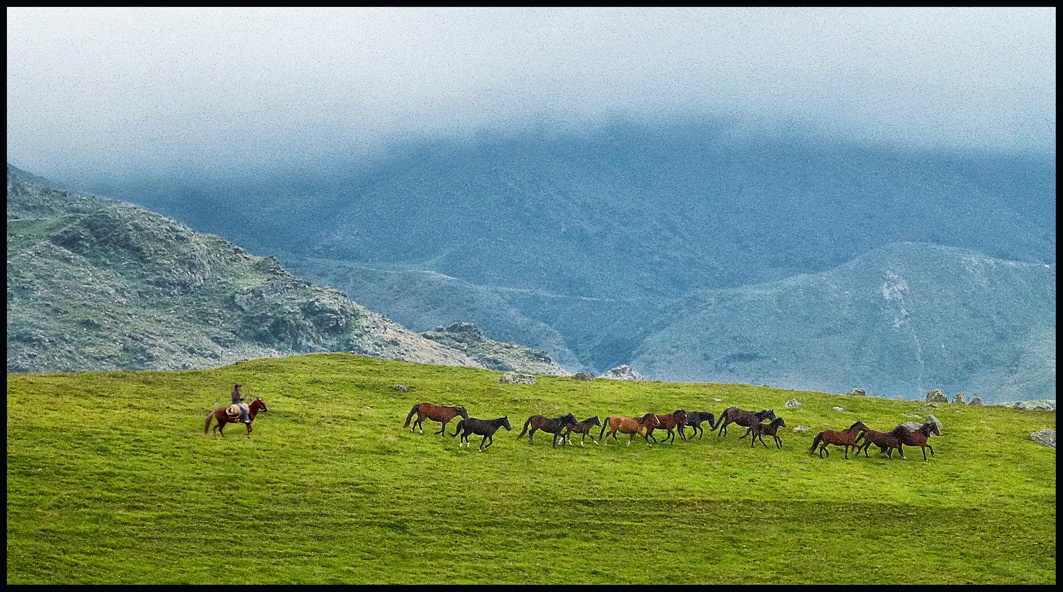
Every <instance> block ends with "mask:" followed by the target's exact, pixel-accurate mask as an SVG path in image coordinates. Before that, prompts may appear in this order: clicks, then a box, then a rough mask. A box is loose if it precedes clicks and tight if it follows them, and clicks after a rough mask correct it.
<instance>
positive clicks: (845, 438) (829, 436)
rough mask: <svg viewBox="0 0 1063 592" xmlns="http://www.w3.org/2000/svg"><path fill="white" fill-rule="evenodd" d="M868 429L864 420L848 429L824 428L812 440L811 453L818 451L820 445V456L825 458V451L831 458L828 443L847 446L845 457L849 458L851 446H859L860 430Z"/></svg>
mask: <svg viewBox="0 0 1063 592" xmlns="http://www.w3.org/2000/svg"><path fill="white" fill-rule="evenodd" d="M862 431H867V426H866V425H864V422H862V421H858V422H856V423H854V424H853V425H851V426H849V429H847V430H824V431H822V432H820V433H818V434H816V437H815V438H814V439H813V440H812V448H809V449H808V452H809V453H812V452H815V451H816V446H819V447H820V448H819V457H820V458H823V453H824V452H826V453H827V458H830V451H829V450H827V444H834V445H835V446H844V447H845V459H846V460H848V459H849V447H850V446H851V447H853V448H854V449H855V448H856V447H857V445H856V438H857V436H859V434H860V432H862Z"/></svg>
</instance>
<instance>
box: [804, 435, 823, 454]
mask: <svg viewBox="0 0 1063 592" xmlns="http://www.w3.org/2000/svg"><path fill="white" fill-rule="evenodd" d="M822 440H823V432H820V433H818V434H816V437H815V438H814V439H813V440H812V448H809V449H808V451H809V452H815V451H816V446H818V445H819V443H820V442H821V441H822Z"/></svg>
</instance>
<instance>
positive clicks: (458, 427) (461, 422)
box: [444, 419, 465, 438]
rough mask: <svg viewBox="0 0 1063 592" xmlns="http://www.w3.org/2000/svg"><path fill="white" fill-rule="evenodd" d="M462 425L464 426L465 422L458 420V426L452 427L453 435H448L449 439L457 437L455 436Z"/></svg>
mask: <svg viewBox="0 0 1063 592" xmlns="http://www.w3.org/2000/svg"><path fill="white" fill-rule="evenodd" d="M464 425H465V420H464V419H459V420H458V424H457V425H455V426H454V433H453V434H451V435H450V437H451V438H453V437H454V436H457V435H458V432H460V431H461V428H462V426H464ZM445 433H446V432H444V434H445Z"/></svg>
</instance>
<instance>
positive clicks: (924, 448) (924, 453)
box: [919, 446, 930, 462]
mask: <svg viewBox="0 0 1063 592" xmlns="http://www.w3.org/2000/svg"><path fill="white" fill-rule="evenodd" d="M919 448H922V449H923V460H925V461H927V462H930V459H929V458H927V457H926V446H920V447H919Z"/></svg>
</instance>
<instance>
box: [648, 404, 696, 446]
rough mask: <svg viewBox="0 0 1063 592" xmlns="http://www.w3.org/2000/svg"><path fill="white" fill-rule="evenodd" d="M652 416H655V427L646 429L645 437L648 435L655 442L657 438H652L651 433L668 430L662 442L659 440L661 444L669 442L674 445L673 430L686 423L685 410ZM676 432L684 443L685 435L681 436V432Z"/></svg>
mask: <svg viewBox="0 0 1063 592" xmlns="http://www.w3.org/2000/svg"><path fill="white" fill-rule="evenodd" d="M654 415H656V416H657V425H655V426H650V427H647V428H646V435H648V436H649V437H650V438H653V441H654V442H656V441H657V438H655V437H654V436H653V431H654V430H668V435H667V436H665V437H664V440H661V442H669V443H673V444H674V443H675V431H673V430H675V429H676V428H678V427H682V425H683V423H684V422H685V421H686V417H687V412H686V410H685V409H676V410H675V411H673V412H671V413H655V414H654ZM677 431H679V437H680V438H682V439H683V441H684V442H686V441H687V437H686V435H685V434H683V431H682V430H677Z"/></svg>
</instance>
